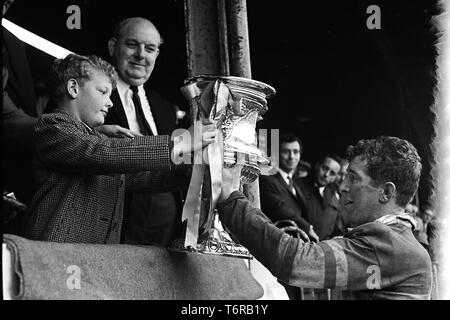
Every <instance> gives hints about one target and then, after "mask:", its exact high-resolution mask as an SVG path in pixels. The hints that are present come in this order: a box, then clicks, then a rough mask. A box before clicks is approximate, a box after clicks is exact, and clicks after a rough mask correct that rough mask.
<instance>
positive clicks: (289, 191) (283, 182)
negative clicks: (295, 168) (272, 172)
mask: <svg viewBox="0 0 450 320" xmlns="http://www.w3.org/2000/svg"><path fill="white" fill-rule="evenodd" d="M276 176H277V178H278V181H279V183H280V184H281V185H282V186H283V187H284V188H285V189H286V191H287V192H288V193H289V194H290V195H291V196H292V197H293V198H294V199H295V200H296V201H300V202H301V201H303V199H302V198H301V196H300V197H299V196H298V195H299V194H300V193H299V188H298V187H297V184H296V183H295V182H294V188H295V191H296V192H297V195H295V194H293V193H292V191H291V189H290V188H289V185H288V184H287V183H286V181H284V179H283V177H282V176H281V174H280V173H279V172H277V174H276Z"/></svg>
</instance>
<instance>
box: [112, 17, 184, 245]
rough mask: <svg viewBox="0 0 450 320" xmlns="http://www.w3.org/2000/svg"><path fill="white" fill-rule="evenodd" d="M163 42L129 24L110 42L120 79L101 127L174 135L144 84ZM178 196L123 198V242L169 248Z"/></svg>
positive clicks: (170, 115)
mask: <svg viewBox="0 0 450 320" xmlns="http://www.w3.org/2000/svg"><path fill="white" fill-rule="evenodd" d="M162 42H163V40H162V38H161V36H160V34H159V32H158V30H157V29H156V27H155V26H154V24H153V23H152V22H150V21H149V20H147V19H144V18H137V17H136V18H128V19H125V20H123V21H121V22H120V23H119V24H118V25H117V27H116V28H115V31H114V34H113V35H112V37H111V38H110V40H109V42H108V49H109V53H110V55H111V57H112V64H113V65H114V66H115V68H116V70H117V72H118V74H119V79H118V84H117V89H116V90H114V91H113V93H112V95H111V101H112V102H113V105H114V108H112V109H111V111H110V112H109V113H108V116H107V117H106V120H105V124H117V125H120V126H122V127H125V128H129V129H131V130H132V131H134V132H139V133H140V134H142V135H155V136H156V135H161V134H165V135H170V134H171V133H172V132H173V131H174V130H175V129H176V112H175V108H174V106H173V105H172V104H171V103H169V102H168V101H167V100H165V99H164V98H163V97H161V96H160V95H159V94H157V93H156V92H154V91H153V90H151V89H150V88H149V86H148V85H147V84H146V82H147V80H148V79H149V78H150V75H151V73H152V71H153V68H154V66H155V62H156V59H157V57H158V55H159V48H160V46H161V44H162ZM181 199H182V193H181V192H175V193H172V192H165V193H163V192H161V193H150V192H144V191H142V192H138V191H133V192H127V193H126V195H125V208H124V228H123V232H122V242H124V243H133V244H158V245H163V246H167V245H169V244H170V243H171V242H172V240H173V239H174V237H175V236H176V235H178V234H179V232H180V228H181V209H182V202H181Z"/></svg>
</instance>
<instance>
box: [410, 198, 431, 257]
mask: <svg viewBox="0 0 450 320" xmlns="http://www.w3.org/2000/svg"><path fill="white" fill-rule="evenodd" d="M405 211H406V213H408V214H409V215H411V217H413V218H414V220H415V221H416V225H415V228H414V231H413V234H414V236H415V237H416V239H417V241H419V243H420V244H422V245H423V246H424V247H425V248H426V249H427V250H428V236H427V231H426V229H425V226H424V223H423V221H422V218H421V217H420V216H419V214H418V213H419V208H418V207H417V206H416V205H414V204H412V203H408V205H407V206H406V208H405Z"/></svg>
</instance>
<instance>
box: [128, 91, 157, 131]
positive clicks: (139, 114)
mask: <svg viewBox="0 0 450 320" xmlns="http://www.w3.org/2000/svg"><path fill="white" fill-rule="evenodd" d="M130 89H131V91H133V104H134V110H135V111H136V120H137V122H138V124H139V128H141V133H142V134H143V135H145V136H152V135H153V132H152V129H151V128H150V125H149V124H148V122H147V120H146V119H145V116H144V111H143V110H142V104H141V99H140V98H139V94H138V88H137V87H136V86H131V87H130Z"/></svg>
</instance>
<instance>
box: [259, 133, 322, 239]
mask: <svg viewBox="0 0 450 320" xmlns="http://www.w3.org/2000/svg"><path fill="white" fill-rule="evenodd" d="M301 153H302V144H301V141H300V139H298V138H297V137H296V136H295V135H293V134H285V135H281V136H280V154H279V168H278V172H277V173H276V174H275V175H272V176H260V179H259V185H260V193H261V197H260V198H261V207H262V209H263V210H264V212H265V214H266V215H267V217H268V218H269V219H270V220H271V221H272V222H274V223H276V222H278V221H281V220H291V221H293V222H295V224H296V226H297V227H299V228H300V229H301V230H303V231H304V232H306V233H307V234H308V236H309V237H311V238H312V239H313V240H315V241H318V240H319V238H318V237H317V235H316V233H315V231H314V229H313V228H312V226H311V224H310V223H309V222H308V221H307V220H306V219H305V217H304V215H305V203H304V201H305V200H304V198H303V195H302V193H301V191H300V190H299V189H298V186H297V184H296V182H295V181H294V178H293V177H294V173H295V171H296V169H297V166H298V163H299V161H300V157H301Z"/></svg>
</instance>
